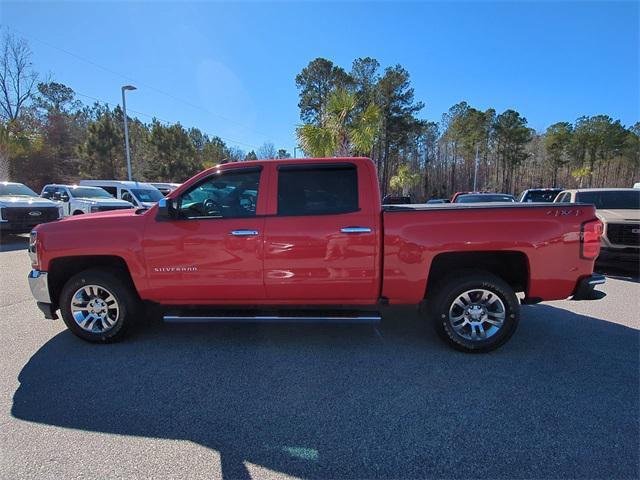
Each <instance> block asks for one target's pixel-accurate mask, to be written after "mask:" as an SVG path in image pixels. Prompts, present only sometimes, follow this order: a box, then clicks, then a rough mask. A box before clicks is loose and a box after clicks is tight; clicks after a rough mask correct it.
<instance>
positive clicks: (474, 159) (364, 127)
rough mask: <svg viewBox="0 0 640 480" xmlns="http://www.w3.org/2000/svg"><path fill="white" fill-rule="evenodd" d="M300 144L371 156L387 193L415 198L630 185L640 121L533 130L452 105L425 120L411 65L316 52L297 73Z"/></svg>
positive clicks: (512, 118)
mask: <svg viewBox="0 0 640 480" xmlns="http://www.w3.org/2000/svg"><path fill="white" fill-rule="evenodd" d="M296 86H297V88H298V93H299V104H298V106H299V108H300V119H301V121H302V122H303V123H302V124H301V125H300V126H299V127H298V129H297V135H298V139H299V141H300V144H301V145H302V147H303V148H304V150H305V153H307V154H308V155H310V156H317V155H322V156H327V155H329V156H331V155H365V156H369V157H371V158H372V160H373V161H374V162H375V163H376V165H377V167H378V176H379V181H380V187H381V190H382V192H383V194H385V193H405V194H406V193H411V194H413V196H414V197H415V198H417V199H425V198H433V197H436V198H439V197H449V196H450V195H451V194H452V193H453V192H456V191H470V190H472V189H473V188H474V183H475V186H476V189H477V190H486V191H498V192H503V193H517V192H520V191H522V190H524V189H526V188H535V187H558V186H560V187H564V188H571V187H578V186H579V187H610V186H621V187H625V186H631V184H632V183H633V180H634V179H635V180H638V179H639V177H640V123H635V124H634V125H632V126H629V127H625V126H624V125H622V124H621V122H620V121H619V120H614V119H613V118H611V117H610V116H608V115H594V116H582V117H580V118H578V119H577V120H575V121H574V122H567V121H562V122H558V123H554V124H553V125H550V126H549V127H548V128H547V129H546V131H544V132H536V131H535V130H534V129H532V128H530V127H529V126H528V124H527V119H526V118H525V117H524V116H523V115H522V114H521V113H519V112H517V111H515V110H512V109H508V110H505V111H504V112H501V113H498V112H496V110H495V109H493V108H490V109H487V110H484V111H483V110H481V109H477V108H474V107H473V106H471V105H469V104H468V103H467V102H464V101H462V102H460V103H457V104H456V105H453V106H452V107H451V108H450V109H449V110H448V111H447V112H446V113H444V115H442V119H441V121H440V122H433V121H428V120H424V119H421V118H420V113H421V112H422V110H423V109H424V104H423V103H422V102H420V101H418V100H416V99H415V92H414V89H413V87H412V86H411V79H410V75H409V72H408V71H407V70H406V69H405V68H403V67H402V66H401V65H396V66H391V67H387V68H385V69H384V70H382V69H381V66H380V63H379V62H378V61H377V60H375V59H373V58H369V57H366V58H358V59H356V60H354V61H353V63H352V65H351V70H350V71H348V72H347V71H346V70H345V69H343V68H342V67H340V66H338V65H335V64H334V63H333V62H332V61H330V60H328V59H325V58H316V59H314V60H312V61H311V62H309V64H308V65H307V66H306V67H304V68H303V69H302V71H301V72H300V73H299V74H298V75H297V76H296Z"/></svg>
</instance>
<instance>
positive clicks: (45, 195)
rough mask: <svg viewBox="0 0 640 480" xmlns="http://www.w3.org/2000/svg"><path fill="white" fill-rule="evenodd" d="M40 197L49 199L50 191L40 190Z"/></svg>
mask: <svg viewBox="0 0 640 480" xmlns="http://www.w3.org/2000/svg"><path fill="white" fill-rule="evenodd" d="M40 196H41V197H42V198H46V199H48V200H51V193H49V192H42V195H40Z"/></svg>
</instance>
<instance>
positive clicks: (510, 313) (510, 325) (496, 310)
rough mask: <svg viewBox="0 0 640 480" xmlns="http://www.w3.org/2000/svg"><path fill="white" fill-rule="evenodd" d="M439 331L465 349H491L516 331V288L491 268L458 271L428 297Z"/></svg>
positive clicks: (479, 350) (446, 339) (474, 350)
mask: <svg viewBox="0 0 640 480" xmlns="http://www.w3.org/2000/svg"><path fill="white" fill-rule="evenodd" d="M427 306H428V310H429V315H430V317H431V320H432V322H433V325H434V327H435V329H436V332H437V333H438V335H440V337H442V338H443V339H444V340H445V341H446V342H447V343H448V344H449V345H451V346H452V347H453V348H455V349H457V350H461V351H464V352H476V353H481V352H489V351H491V350H494V349H496V348H498V347H500V346H501V345H503V344H504V343H505V342H506V341H507V340H509V339H510V338H511V336H512V335H513V334H514V332H515V330H516V327H517V326H518V321H519V319H520V305H519V303H518V298H517V297H516V294H515V292H514V291H513V289H512V288H511V287H510V286H509V285H508V284H507V283H506V282H505V281H504V280H502V279H501V278H500V277H498V276H496V275H493V274H492V273H489V272H469V271H463V272H457V273H456V274H455V275H452V276H449V277H448V278H446V279H445V280H444V281H443V283H442V285H439V286H438V287H437V290H436V292H435V293H434V295H433V297H432V298H428V299H427Z"/></svg>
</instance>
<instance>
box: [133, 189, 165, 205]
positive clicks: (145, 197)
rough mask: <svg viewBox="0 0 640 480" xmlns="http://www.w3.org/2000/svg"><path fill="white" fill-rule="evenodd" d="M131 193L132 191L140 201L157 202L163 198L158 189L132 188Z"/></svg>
mask: <svg viewBox="0 0 640 480" xmlns="http://www.w3.org/2000/svg"><path fill="white" fill-rule="evenodd" d="M131 193H133V194H134V195H135V197H136V198H137V199H138V201H140V202H157V201H158V200H160V199H162V198H164V197H163V196H162V193H160V190H151V189H141V188H132V189H131Z"/></svg>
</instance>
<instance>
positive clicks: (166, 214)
mask: <svg viewBox="0 0 640 480" xmlns="http://www.w3.org/2000/svg"><path fill="white" fill-rule="evenodd" d="M175 216H176V209H175V206H174V203H173V200H167V199H166V198H161V199H160V200H158V215H157V218H160V219H167V220H168V219H170V218H174V217H175Z"/></svg>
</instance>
